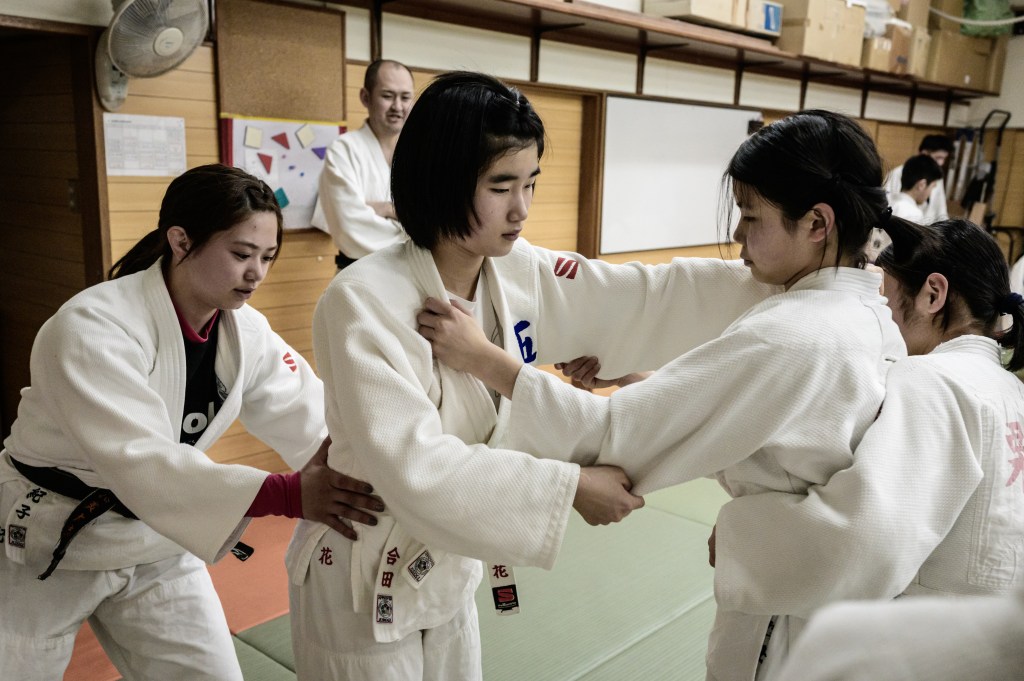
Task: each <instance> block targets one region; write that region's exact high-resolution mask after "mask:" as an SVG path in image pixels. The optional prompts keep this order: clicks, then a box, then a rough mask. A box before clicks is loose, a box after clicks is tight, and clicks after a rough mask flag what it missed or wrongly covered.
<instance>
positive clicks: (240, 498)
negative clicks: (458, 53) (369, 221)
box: [0, 165, 382, 681]
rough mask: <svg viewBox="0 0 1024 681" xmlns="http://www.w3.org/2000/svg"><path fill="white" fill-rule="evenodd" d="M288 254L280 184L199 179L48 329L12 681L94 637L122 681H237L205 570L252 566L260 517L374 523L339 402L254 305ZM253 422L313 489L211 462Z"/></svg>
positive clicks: (29, 396)
mask: <svg viewBox="0 0 1024 681" xmlns="http://www.w3.org/2000/svg"><path fill="white" fill-rule="evenodd" d="M280 245H281V211H280V208H279V207H278V205H277V201H276V200H275V198H274V194H273V192H272V191H271V190H270V188H269V187H268V186H267V185H266V184H264V183H263V182H261V181H260V180H258V179H256V178H254V177H252V176H251V175H249V174H248V173H245V172H244V171H242V170H239V169H237V168H230V167H227V166H222V165H209V166H202V167H198V168H193V169H192V170H189V171H187V172H185V173H184V174H183V175H181V176H180V177H178V178H176V179H174V180H173V181H172V182H171V184H170V186H169V187H168V189H167V193H166V195H165V196H164V199H163V203H162V205H161V207H160V218H159V224H158V226H157V228H156V229H155V230H153V231H152V232H150V233H149V234H147V235H146V236H145V237H144V238H143V239H142V240H141V241H139V243H138V244H136V246H135V247H134V248H132V249H131V250H130V251H129V252H128V253H127V254H126V255H125V256H124V257H123V258H121V259H120V260H119V261H118V262H117V264H115V265H114V267H113V269H112V270H111V277H112V280H111V281H107V282H104V283H101V284H97V285H96V286H93V287H91V288H89V289H86V290H85V291H83V292H81V293H79V294H78V295H76V296H75V297H73V298H72V299H71V300H69V301H68V302H67V303H65V304H64V305H63V306H62V307H61V308H60V310H58V311H57V313H56V314H55V315H54V316H53V317H51V318H50V319H49V320H48V321H47V322H46V323H45V324H44V325H43V326H42V328H41V329H40V331H39V334H38V335H37V337H36V340H35V343H34V345H33V348H32V356H31V375H32V384H31V386H30V387H28V388H26V389H25V390H24V391H22V399H21V404H20V405H19V408H18V418H17V420H16V421H15V422H14V425H13V427H12V431H11V435H10V437H9V438H7V440H6V441H5V442H4V447H5V449H4V451H3V452H2V456H0V523H2V525H0V538H3V539H4V541H3V542H2V543H3V545H4V553H3V554H2V555H0V593H2V594H3V598H4V605H3V616H2V617H0V678H3V679H56V678H60V677H61V675H62V674H63V671H64V669H65V668H66V666H67V664H68V661H69V659H70V657H71V650H72V647H73V644H74V639H75V636H76V634H77V633H78V630H79V628H80V627H81V625H82V623H83V622H84V621H85V620H88V621H89V623H90V624H91V625H92V629H93V631H94V632H95V633H96V636H97V638H99V640H100V643H101V644H102V645H103V647H104V648H105V650H106V651H107V654H108V656H109V657H110V659H111V661H112V662H113V663H114V665H115V666H116V667H117V668H118V669H119V671H120V672H121V673H122V674H123V675H124V677H125V678H132V679H143V678H144V679H167V680H171V679H190V680H192V679H196V680H199V679H204V680H209V681H225V680H228V681H240V680H241V678H242V675H241V670H240V668H239V665H238V661H237V658H236V656H235V651H234V646H233V644H232V642H231V635H230V633H229V631H228V628H227V623H226V622H225V619H224V613H223V610H222V608H221V606H220V600H219V599H218V597H217V594H216V592H215V591H214V589H213V585H212V583H211V581H210V577H209V574H208V572H207V570H206V566H205V564H204V561H205V562H208V563H213V562H215V561H217V560H218V559H220V558H221V557H223V556H224V555H226V554H227V553H228V552H229V551H230V552H232V553H234V554H235V555H236V556H238V557H241V558H242V559H243V560H244V559H245V558H246V557H248V553H251V551H252V549H250V548H249V547H247V546H245V545H244V544H241V543H237V542H238V538H239V537H240V536H241V534H242V531H243V530H244V529H245V527H246V525H247V524H248V521H249V519H250V518H252V517H257V516H264V515H285V516H289V517H296V518H302V517H305V518H314V519H317V520H319V521H321V522H324V523H328V524H330V525H331V526H333V527H336V528H338V531H339V532H341V533H342V534H344V535H345V536H347V537H351V538H354V537H355V533H354V532H353V530H352V528H351V527H349V526H348V525H347V524H346V523H345V522H343V521H342V520H341V518H340V517H344V518H348V519H351V520H356V521H361V522H365V523H373V522H375V519H374V518H373V517H372V516H371V515H369V514H367V513H364V512H363V511H362V510H361V509H372V510H380V508H382V506H381V502H380V500H379V499H378V498H376V497H373V496H371V495H370V492H371V491H372V490H371V489H370V487H369V486H368V485H366V484H365V483H362V482H360V481H358V480H354V479H351V478H347V477H346V476H343V475H340V474H338V473H335V472H333V471H330V470H329V469H328V468H327V467H326V465H325V464H326V449H327V444H328V440H327V429H326V426H325V424H324V401H323V386H322V384H321V383H320V381H319V379H318V378H317V377H316V376H315V375H314V373H313V371H312V370H311V368H310V367H309V365H308V364H307V363H306V362H305V360H303V358H302V357H301V356H300V355H299V354H298V353H297V352H296V351H295V350H293V349H291V348H290V347H288V345H287V344H286V343H285V342H284V341H283V340H282V339H281V337H280V336H278V335H277V334H275V333H274V332H273V331H272V330H271V328H270V326H269V324H268V323H267V320H266V318H264V317H263V315H261V314H260V313H259V312H257V311H256V310H254V309H252V308H251V307H249V306H248V305H246V301H247V300H248V299H249V298H250V296H252V293H253V291H255V290H256V288H257V287H258V286H259V285H260V283H261V282H262V281H263V278H264V276H265V275H266V273H267V270H268V268H269V267H270V265H271V263H272V262H273V261H274V259H275V258H276V257H277V254H278V252H279V248H280ZM236 418H241V420H242V422H243V423H244V424H245V426H246V428H247V429H248V430H249V432H251V433H252V434H254V435H255V436H257V437H259V438H260V439H261V440H263V441H264V442H265V443H267V444H268V445H269V446H271V447H273V448H274V449H275V450H277V451H278V452H279V453H280V454H281V455H282V457H284V459H285V461H286V462H287V463H288V464H289V465H290V466H292V467H293V468H295V469H299V468H301V469H302V470H301V472H299V473H294V474H286V475H280V474H267V473H266V472H264V471H261V470H257V469H255V468H250V467H248V466H241V465H224V464H218V463H215V462H214V461H212V460H210V459H209V458H208V457H207V455H206V453H205V452H206V451H207V450H208V448H209V447H210V446H211V445H212V444H213V443H214V442H215V441H216V440H217V439H218V438H219V437H220V436H221V435H222V434H223V433H224V432H225V431H226V430H227V429H228V427H229V426H230V425H231V424H232V423H233V422H234V421H235V420H236ZM339 516H340V517H339Z"/></svg>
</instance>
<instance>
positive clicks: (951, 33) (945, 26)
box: [924, 0, 1009, 92]
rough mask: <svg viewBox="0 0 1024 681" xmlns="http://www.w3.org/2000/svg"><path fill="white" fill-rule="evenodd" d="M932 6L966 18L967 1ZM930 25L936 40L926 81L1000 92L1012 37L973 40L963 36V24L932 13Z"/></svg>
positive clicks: (938, 1)
mask: <svg viewBox="0 0 1024 681" xmlns="http://www.w3.org/2000/svg"><path fill="white" fill-rule="evenodd" d="M932 6H933V7H935V9H937V10H940V11H942V12H944V13H946V14H949V15H951V16H963V8H964V3H963V0H932ZM929 22H930V23H929V26H930V27H931V29H932V41H931V50H930V52H929V57H928V70H927V72H926V73H925V76H924V77H925V79H926V80H929V81H932V82H935V83H942V84H943V85H953V86H955V87H968V88H973V89H975V90H984V91H986V92H998V91H999V88H1000V87H1001V86H1002V83H1003V65H1004V64H1005V63H1006V44H1007V42H1008V40H1009V36H1008V35H1003V36H1000V37H998V38H972V37H970V36H966V35H963V34H961V33H960V24H958V23H956V22H954V21H950V20H948V19H944V18H942V17H940V16H939V15H937V14H932V15H931V16H930V18H929Z"/></svg>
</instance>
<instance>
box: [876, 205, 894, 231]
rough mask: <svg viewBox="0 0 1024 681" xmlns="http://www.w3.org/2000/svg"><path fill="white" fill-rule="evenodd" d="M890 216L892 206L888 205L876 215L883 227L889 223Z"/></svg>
mask: <svg viewBox="0 0 1024 681" xmlns="http://www.w3.org/2000/svg"><path fill="white" fill-rule="evenodd" d="M891 217H892V206H889V207H888V208H886V209H885V210H883V211H882V214H881V215H879V216H878V224H879V225H881V226H882V227H885V226H886V225H888V224H889V218H891Z"/></svg>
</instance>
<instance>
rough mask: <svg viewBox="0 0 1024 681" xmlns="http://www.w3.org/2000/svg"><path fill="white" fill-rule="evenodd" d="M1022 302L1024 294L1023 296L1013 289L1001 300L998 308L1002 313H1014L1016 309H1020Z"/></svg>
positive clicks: (1023, 301)
mask: <svg viewBox="0 0 1024 681" xmlns="http://www.w3.org/2000/svg"><path fill="white" fill-rule="evenodd" d="M1021 303H1024V296H1021V295H1020V294H1019V293H1017V292H1016V291H1011V292H1010V293H1007V294H1006V295H1005V296H1003V299H1002V300H1000V301H999V305H998V306H997V310H998V311H999V313H1000V314H1013V313H1014V311H1016V310H1018V309H1020V306H1021Z"/></svg>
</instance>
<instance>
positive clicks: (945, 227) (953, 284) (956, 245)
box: [876, 217, 1024, 371]
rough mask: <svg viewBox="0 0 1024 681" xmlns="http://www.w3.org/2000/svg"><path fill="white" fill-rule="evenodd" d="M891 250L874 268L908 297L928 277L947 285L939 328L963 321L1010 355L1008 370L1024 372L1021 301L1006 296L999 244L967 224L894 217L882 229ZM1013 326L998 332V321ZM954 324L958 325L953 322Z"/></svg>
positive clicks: (1023, 307) (1007, 284)
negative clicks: (1004, 320)
mask: <svg viewBox="0 0 1024 681" xmlns="http://www.w3.org/2000/svg"><path fill="white" fill-rule="evenodd" d="M885 230H886V233H888V234H889V237H890V238H891V239H892V244H891V245H890V246H889V247H888V248H886V249H885V250H884V251H882V252H881V253H880V254H879V256H878V259H877V260H876V263H877V264H878V266H879V267H881V268H882V269H883V270H885V272H886V274H888V275H889V276H890V277H892V278H893V279H896V280H897V281H898V282H899V283H900V287H901V288H902V289H903V290H904V291H905V292H906V293H908V294H909V295H913V294H915V293H917V292H918V291H920V290H921V287H922V286H923V285H924V282H925V280H926V279H927V278H928V275H930V274H932V273H937V274H941V275H942V276H944V277H945V278H946V281H947V282H949V290H948V293H947V296H946V304H945V306H944V307H943V309H942V320H941V322H942V328H943V330H945V329H948V328H949V326H950V323H951V317H952V315H954V314H957V313H959V314H961V315H966V316H967V319H965V320H964V321H966V322H969V323H970V324H971V325H972V326H974V327H976V328H977V329H978V330H979V331H978V333H980V334H981V335H984V336H987V337H989V338H992V339H993V340H995V341H996V342H998V343H999V344H1000V345H1002V346H1003V347H1005V348H1009V349H1012V350H1013V355H1012V357H1011V359H1010V362H1009V364H1008V366H1007V368H1008V369H1009V370H1010V371H1017V370H1019V369H1022V368H1024V299H1022V298H1021V296H1020V295H1018V294H1016V293H1011V292H1010V269H1009V267H1008V266H1007V264H1006V258H1005V257H1004V256H1003V252H1002V250H1000V248H999V244H997V243H996V240H995V239H994V238H992V235H990V234H988V233H987V232H986V231H985V230H983V229H982V228H981V227H978V226H977V225H976V224H974V223H973V222H968V221H967V220H959V219H953V220H943V221H942V222H936V223H934V224H932V225H928V226H924V225H918V224H916V223H913V222H909V221H907V220H901V219H899V218H896V217H891V218H889V220H888V222H887V223H886V225H885ZM1004 314H1009V315H1010V316H1011V317H1012V318H1013V326H1012V327H1011V328H1010V329H1009V330H1007V331H1002V330H1000V323H1001V320H1002V316H1003V315H1004ZM958 321H959V320H958Z"/></svg>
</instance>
